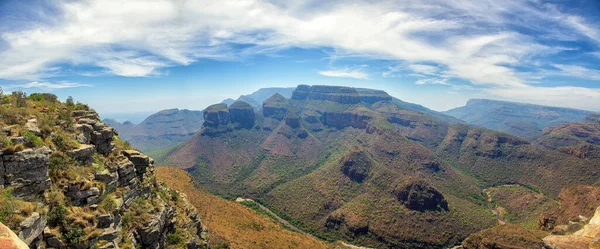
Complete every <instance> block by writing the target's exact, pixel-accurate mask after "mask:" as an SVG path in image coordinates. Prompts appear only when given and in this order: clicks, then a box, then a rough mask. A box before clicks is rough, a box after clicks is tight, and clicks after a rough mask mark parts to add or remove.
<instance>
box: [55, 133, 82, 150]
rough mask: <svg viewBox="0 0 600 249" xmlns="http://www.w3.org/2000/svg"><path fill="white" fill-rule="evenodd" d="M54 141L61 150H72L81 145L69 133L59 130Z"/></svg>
mask: <svg viewBox="0 0 600 249" xmlns="http://www.w3.org/2000/svg"><path fill="white" fill-rule="evenodd" d="M52 142H53V143H54V145H56V148H57V149H58V150H60V151H70V150H73V149H76V148H78V147H79V144H78V143H77V141H75V140H73V139H72V138H70V137H69V135H68V134H65V133H63V132H57V133H56V134H55V136H54V138H53V139H52Z"/></svg>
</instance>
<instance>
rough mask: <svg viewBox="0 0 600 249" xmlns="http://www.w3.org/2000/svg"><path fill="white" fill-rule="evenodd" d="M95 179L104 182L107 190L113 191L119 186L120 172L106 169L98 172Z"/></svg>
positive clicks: (108, 191)
mask: <svg viewBox="0 0 600 249" xmlns="http://www.w3.org/2000/svg"><path fill="white" fill-rule="evenodd" d="M94 180H96V181H100V182H103V183H104V184H105V186H106V187H105V192H107V193H110V192H113V191H114V190H115V189H116V188H117V187H118V186H119V174H118V173H117V171H114V172H111V171H109V170H104V171H100V172H96V174H95V175H94Z"/></svg>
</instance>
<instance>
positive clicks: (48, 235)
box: [43, 227, 67, 249]
mask: <svg viewBox="0 0 600 249" xmlns="http://www.w3.org/2000/svg"><path fill="white" fill-rule="evenodd" d="M43 236H44V241H46V245H48V246H50V247H51V248H56V249H66V248H67V245H66V244H65V242H63V241H62V240H61V239H60V238H58V237H56V234H55V233H52V232H51V231H50V228H48V227H46V228H44V234H43Z"/></svg>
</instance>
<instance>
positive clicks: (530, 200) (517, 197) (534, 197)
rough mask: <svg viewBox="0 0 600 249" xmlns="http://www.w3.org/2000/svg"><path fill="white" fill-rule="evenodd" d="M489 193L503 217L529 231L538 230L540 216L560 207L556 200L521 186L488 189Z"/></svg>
mask: <svg viewBox="0 0 600 249" xmlns="http://www.w3.org/2000/svg"><path fill="white" fill-rule="evenodd" d="M487 193H488V194H489V195H490V196H491V198H492V202H493V204H495V206H496V208H497V209H498V210H499V212H500V214H501V215H502V217H504V218H505V219H506V220H507V221H508V222H510V223H511V224H519V225H522V226H524V227H526V228H529V229H537V228H538V224H537V223H538V219H539V218H540V216H541V215H542V214H543V213H545V212H548V211H549V210H552V209H554V208H556V207H558V202H556V201H555V200H554V199H552V198H549V197H546V196H544V195H543V194H541V193H538V192H536V191H534V190H532V189H529V188H526V187H523V186H520V185H503V186H498V187H493V188H488V189H487Z"/></svg>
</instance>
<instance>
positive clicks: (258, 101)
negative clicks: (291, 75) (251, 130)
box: [221, 87, 296, 111]
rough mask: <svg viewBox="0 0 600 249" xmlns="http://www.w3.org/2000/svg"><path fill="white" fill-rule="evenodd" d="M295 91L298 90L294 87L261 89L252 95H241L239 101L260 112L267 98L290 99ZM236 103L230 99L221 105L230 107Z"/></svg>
mask: <svg viewBox="0 0 600 249" xmlns="http://www.w3.org/2000/svg"><path fill="white" fill-rule="evenodd" d="M294 89H296V88H294V87H267V88H261V89H258V90H257V91H256V92H253V93H251V94H245V95H241V96H240V97H239V98H237V100H238V101H244V102H246V103H248V104H249V105H250V106H252V108H254V110H255V111H258V110H260V108H261V107H262V103H263V102H264V101H265V100H266V99H267V98H269V97H271V96H272V95H273V94H279V95H281V96H284V97H286V98H290V97H291V96H292V91H294ZM235 101H236V100H235V99H231V98H229V99H226V100H223V101H222V102H221V103H225V104H227V105H228V106H229V105H231V104H233V102H235Z"/></svg>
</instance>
